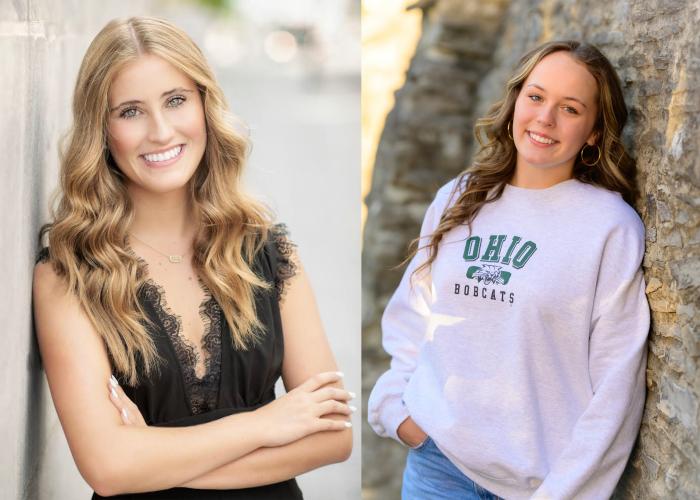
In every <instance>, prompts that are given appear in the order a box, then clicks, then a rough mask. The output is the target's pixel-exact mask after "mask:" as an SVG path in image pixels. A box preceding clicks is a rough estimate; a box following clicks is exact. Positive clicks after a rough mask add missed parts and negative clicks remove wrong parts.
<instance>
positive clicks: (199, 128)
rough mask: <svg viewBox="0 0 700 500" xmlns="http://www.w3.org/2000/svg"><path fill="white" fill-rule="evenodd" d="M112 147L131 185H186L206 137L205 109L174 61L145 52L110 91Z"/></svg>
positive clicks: (152, 188)
mask: <svg viewBox="0 0 700 500" xmlns="http://www.w3.org/2000/svg"><path fill="white" fill-rule="evenodd" d="M109 109H110V112H109V118H108V123H107V131H108V135H109V138H108V146H109V150H110V153H111V154H112V157H113V158H114V161H115V162H116V164H117V166H118V167H119V170H120V171H121V172H122V173H123V174H124V175H125V177H126V178H127V179H128V180H127V185H128V187H129V188H130V189H142V190H146V191H149V192H154V193H167V192H171V191H175V190H179V189H183V188H184V187H185V186H186V185H187V183H188V181H189V180H190V179H191V178H192V175H193V174H194V172H195V171H196V169H197V166H198V165H199V163H200V161H201V160H202V156H203V154H204V149H205V147H206V142H207V134H206V123H205V118H204V108H203V106H202V100H201V97H200V95H199V91H198V89H197V86H196V85H195V83H194V82H193V81H192V80H191V79H190V78H189V77H187V75H185V74H183V73H182V72H181V71H179V70H177V69H176V68H174V67H173V66H172V65H171V64H170V63H168V62H167V61H165V60H164V59H161V58H160V57H157V56H153V55H148V54H147V55H143V56H140V57H139V58H138V59H136V60H135V61H133V62H131V63H129V64H127V65H126V66H125V67H124V68H123V69H122V70H121V71H119V72H118V73H117V75H116V77H115V78H114V80H113V82H112V85H111V86H110V90H109Z"/></svg>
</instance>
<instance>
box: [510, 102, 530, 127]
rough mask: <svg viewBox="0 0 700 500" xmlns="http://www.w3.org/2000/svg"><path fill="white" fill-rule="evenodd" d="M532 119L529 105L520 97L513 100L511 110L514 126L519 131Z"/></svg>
mask: <svg viewBox="0 0 700 500" xmlns="http://www.w3.org/2000/svg"><path fill="white" fill-rule="evenodd" d="M532 119H533V113H532V109H531V106H528V104H527V102H525V101H523V100H522V99H521V98H518V100H517V101H515V109H514V110H513V126H514V128H515V129H516V130H518V132H520V131H521V130H520V129H521V128H524V127H525V125H526V124H527V123H528V122H530V121H531V120H532Z"/></svg>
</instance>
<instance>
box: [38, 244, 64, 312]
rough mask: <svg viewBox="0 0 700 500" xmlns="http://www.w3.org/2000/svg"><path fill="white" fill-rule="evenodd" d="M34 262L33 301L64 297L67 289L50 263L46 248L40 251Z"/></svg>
mask: <svg viewBox="0 0 700 500" xmlns="http://www.w3.org/2000/svg"><path fill="white" fill-rule="evenodd" d="M35 262H36V263H35V264H34V276H33V279H32V290H33V296H34V300H35V301H36V300H37V299H39V300H43V299H44V298H46V297H48V298H55V299H58V298H59V296H62V295H65V292H66V289H67V287H66V286H65V282H64V280H63V279H62V278H61V277H60V276H59V275H58V273H57V271H56V268H55V267H54V264H53V263H52V262H51V260H50V257H49V249H48V248H47V247H44V248H42V249H41V251H40V252H39V254H38V255H37V257H36V261H35Z"/></svg>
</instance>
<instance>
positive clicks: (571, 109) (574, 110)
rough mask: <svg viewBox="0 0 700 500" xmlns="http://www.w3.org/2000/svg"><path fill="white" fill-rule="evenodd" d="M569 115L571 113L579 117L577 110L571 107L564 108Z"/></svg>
mask: <svg viewBox="0 0 700 500" xmlns="http://www.w3.org/2000/svg"><path fill="white" fill-rule="evenodd" d="M564 109H565V110H566V112H567V113H571V114H572V115H577V114H578V111H576V108H572V107H571V106H566V107H565V108H564Z"/></svg>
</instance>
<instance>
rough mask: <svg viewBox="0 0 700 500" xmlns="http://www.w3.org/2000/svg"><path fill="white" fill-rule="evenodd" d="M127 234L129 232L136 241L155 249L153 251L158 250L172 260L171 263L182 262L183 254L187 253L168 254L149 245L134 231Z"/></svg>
mask: <svg viewBox="0 0 700 500" xmlns="http://www.w3.org/2000/svg"><path fill="white" fill-rule="evenodd" d="M129 234H130V235H131V236H133V237H134V238H136V239H137V240H138V241H140V242H141V243H143V244H144V245H146V246H147V247H148V248H150V249H152V250H155V251H156V252H158V253H159V254H161V255H164V256H165V257H167V258H168V260H169V261H170V262H172V263H173V264H179V263H180V262H182V258H183V257H184V256H185V255H187V254H182V255H168V254H167V253H164V252H161V251H160V250H158V249H157V248H155V247H152V246H151V245H149V244H148V243H146V242H145V241H143V240H142V239H141V238H139V237H137V236H136V235H135V234H134V233H129Z"/></svg>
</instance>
